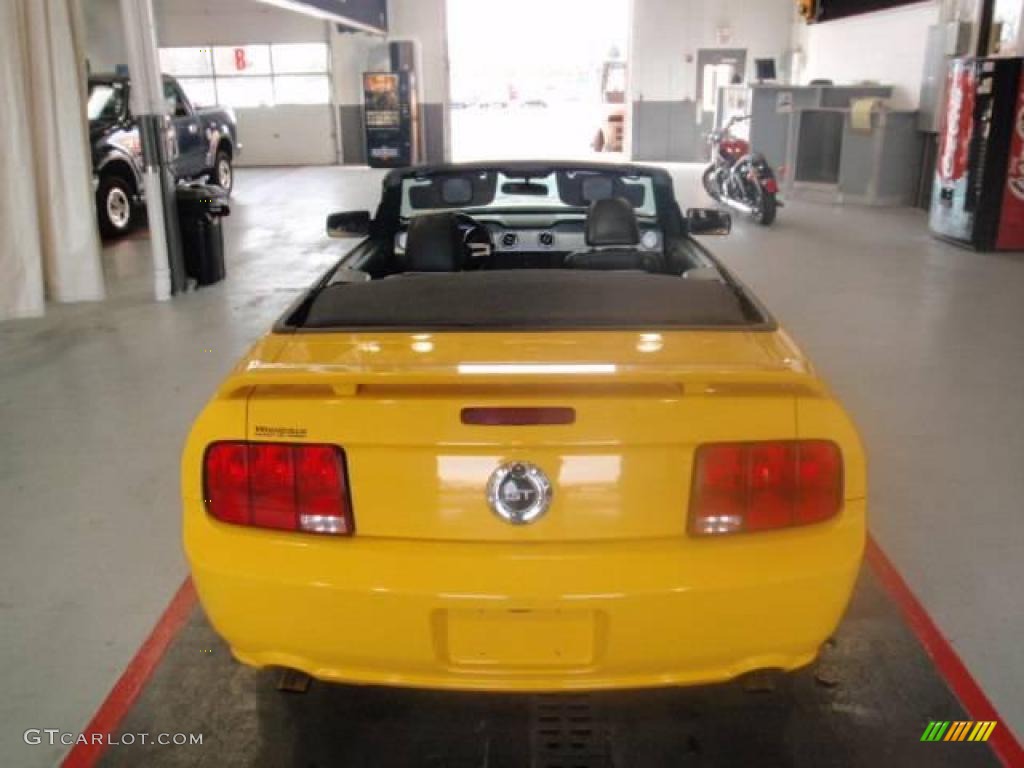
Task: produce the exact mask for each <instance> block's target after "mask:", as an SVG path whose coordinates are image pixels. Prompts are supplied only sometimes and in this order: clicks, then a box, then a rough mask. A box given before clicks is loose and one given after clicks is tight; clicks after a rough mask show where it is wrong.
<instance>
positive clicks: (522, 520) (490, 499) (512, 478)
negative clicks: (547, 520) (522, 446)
mask: <svg viewBox="0 0 1024 768" xmlns="http://www.w3.org/2000/svg"><path fill="white" fill-rule="evenodd" d="M551 496H552V488H551V481H550V480H548V477H547V475H545V474H544V472H543V471H542V470H541V468H540V467H537V466H534V465H533V464H528V463H526V462H523V461H514V462H511V463H509V464H502V465H501V466H500V467H498V468H497V469H496V470H494V474H492V475H491V479H490V480H488V481H487V503H488V504H490V505H491V509H492V510H494V514H496V515H497V516H498V517H500V518H501V519H502V520H504V521H505V522H507V523H512V525H528V524H530V523H532V522H535V521H536V520H539V519H540V518H541V517H543V515H544V513H545V512H547V511H548V507H550V506H551Z"/></svg>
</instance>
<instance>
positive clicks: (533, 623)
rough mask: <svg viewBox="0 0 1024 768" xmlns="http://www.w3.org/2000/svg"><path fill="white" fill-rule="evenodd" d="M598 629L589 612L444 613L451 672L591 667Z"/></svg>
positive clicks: (458, 611) (482, 610) (499, 611)
mask: <svg viewBox="0 0 1024 768" xmlns="http://www.w3.org/2000/svg"><path fill="white" fill-rule="evenodd" d="M596 627H597V621H596V618H595V616H594V614H593V613H592V612H590V611H561V610H514V609H512V610H493V609H479V610H454V611H448V612H447V620H446V621H445V643H444V645H445V648H446V655H447V660H448V663H449V664H451V665H452V666H455V667H469V668H474V669H481V668H494V669H505V668H508V669H537V668H566V667H589V666H592V665H593V664H594V661H595V658H594V657H595V648H596V645H597V643H596V640H595V633H596Z"/></svg>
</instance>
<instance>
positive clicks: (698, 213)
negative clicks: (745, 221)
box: [686, 208, 732, 235]
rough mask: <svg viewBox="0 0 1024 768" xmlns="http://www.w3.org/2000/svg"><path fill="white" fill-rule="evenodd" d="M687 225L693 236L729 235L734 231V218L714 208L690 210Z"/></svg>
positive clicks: (687, 213)
mask: <svg viewBox="0 0 1024 768" xmlns="http://www.w3.org/2000/svg"><path fill="white" fill-rule="evenodd" d="M686 224H687V228H688V229H689V232H690V234H691V235H728V234H729V233H730V232H731V231H732V216H730V215H729V214H728V213H726V212H725V211H717V210H715V209H714V208H690V209H688V210H687V211H686Z"/></svg>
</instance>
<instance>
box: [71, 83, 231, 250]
mask: <svg viewBox="0 0 1024 768" xmlns="http://www.w3.org/2000/svg"><path fill="white" fill-rule="evenodd" d="M130 89H131V83H130V82H129V80H128V78H127V77H122V76H120V75H93V76H92V77H90V78H89V105H88V112H89V139H90V141H91V142H92V167H93V175H94V178H95V182H96V210H97V213H98V215H99V224H100V231H101V232H102V233H103V234H104V235H107V236H111V235H118V234H122V233H124V232H127V231H128V230H129V229H131V228H132V226H133V225H134V224H135V223H136V220H137V219H138V214H139V212H140V203H141V202H142V196H143V187H142V172H143V162H142V140H141V137H140V135H139V128H138V125H137V123H136V121H135V119H134V118H133V117H132V114H131V108H130V107H129V91H130ZM164 98H165V99H166V101H167V112H168V114H169V115H170V116H171V125H172V126H173V133H172V135H171V136H170V139H171V141H170V158H171V169H172V171H173V172H174V176H175V178H176V179H178V180H185V179H198V178H200V177H204V176H205V177H209V180H210V182H211V183H213V184H216V185H217V186H219V187H222V188H223V189H224V190H226V191H227V192H228V193H229V194H230V192H231V185H232V182H233V179H234V173H233V170H232V164H233V162H234V159H235V157H236V156H237V154H238V152H239V150H240V149H241V145H240V144H239V143H238V128H237V125H236V123H235V115H234V112H232V111H231V109H228V108H222V107H209V108H196V107H193V105H192V103H191V102H190V101H189V100H188V97H187V96H186V95H185V92H184V91H183V90H182V89H181V86H180V85H179V84H178V82H177V81H176V80H175V79H174V78H172V77H167V76H166V75H165V76H164Z"/></svg>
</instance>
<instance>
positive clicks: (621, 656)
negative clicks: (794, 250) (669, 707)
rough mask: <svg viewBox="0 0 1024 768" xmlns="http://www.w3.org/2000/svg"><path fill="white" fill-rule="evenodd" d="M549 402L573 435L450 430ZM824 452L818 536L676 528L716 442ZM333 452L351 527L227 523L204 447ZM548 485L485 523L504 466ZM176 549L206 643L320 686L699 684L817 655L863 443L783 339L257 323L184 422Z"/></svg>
mask: <svg viewBox="0 0 1024 768" xmlns="http://www.w3.org/2000/svg"><path fill="white" fill-rule="evenodd" d="M470 406H473V407H481V406H497V407H500V406H520V407H521V406H551V407H568V408H572V409H574V411H575V414H576V419H575V423H573V424H562V425H534V426H517V427H507V426H480V425H466V424H463V423H462V421H461V420H460V413H461V409H463V408H465V407H470ZM795 438H801V439H827V440H831V441H833V442H835V443H836V444H837V445H838V446H839V447H840V450H841V452H842V456H843V472H844V480H845V482H844V501H843V506H842V510H841V512H840V514H839V515H838V516H837V517H835V518H832V519H830V520H828V521H827V522H823V523H819V524H814V525H807V526H802V527H795V528H789V529H785V530H777V531H770V532H760V533H741V534H734V535H725V536H718V537H694V536H691V535H689V534H688V533H687V506H688V503H689V496H690V483H691V479H692V474H693V456H694V452H695V450H696V448H697V447H698V446H699V445H701V444H703V443H708V442H727V441H750V440H779V439H795ZM217 440H256V441H259V440H271V441H273V440H277V441H281V440H286V441H295V442H310V443H332V444H336V445H340V446H342V447H343V448H344V450H345V452H346V457H347V464H348V473H349V479H350V483H351V494H352V505H353V510H354V516H355V527H356V533H355V535H354V536H352V537H332V536H325V535H316V534H305V533H293V532H280V531H271V530H261V529H255V528H247V527H242V526H236V525H230V524H225V523H222V522H219V521H217V520H215V519H213V518H212V517H210V516H209V514H207V512H206V509H205V506H204V501H203V498H202V497H203V491H202V461H203V455H204V451H205V449H206V446H207V445H209V444H210V443H211V442H214V441H217ZM510 461H524V462H531V463H533V464H535V465H537V466H539V467H541V468H542V469H543V470H544V471H545V473H546V474H547V476H548V477H549V478H550V479H551V483H552V486H553V500H552V503H551V507H550V509H549V510H548V512H547V514H546V515H544V516H543V517H542V518H541V519H539V520H538V521H537V522H535V523H533V524H531V525H520V526H513V525H510V524H508V523H507V522H506V521H504V520H502V519H500V518H499V517H498V516H497V515H495V514H494V513H493V512H492V511H491V510H490V508H489V506H488V503H487V499H486V497H485V487H486V484H487V480H488V478H489V476H490V475H491V473H492V472H494V470H495V469H496V468H497V467H498V466H500V465H501V464H503V463H505V462H510ZM182 494H183V499H184V515H185V519H184V536H185V546H186V551H187V554H188V557H189V560H190V562H191V565H192V571H193V578H194V580H195V584H196V587H197V590H198V593H199V597H200V599H201V601H202V604H203V606H204V608H205V609H206V612H207V614H208V616H209V618H210V620H211V622H212V624H213V626H214V627H215V629H216V630H217V631H218V632H219V633H220V634H221V635H222V636H223V637H224V638H225V639H226V640H227V642H228V643H229V645H230V646H231V648H232V651H233V652H234V654H235V655H236V656H237V657H238V658H239V659H240V660H242V661H244V662H246V663H250V664H254V665H260V666H264V665H280V666H285V667H290V668H295V669H299V670H302V671H304V672H307V673H308V674H310V675H312V676H314V677H317V678H321V679H326V680H336V681H346V682H358V683H376V684H389V685H403V686H420V687H431V688H452V689H464V690H495V691H497V690H507V691H527V690H531V691H556V690H580V689H601V688H625V687H643V686H657V685H677V684H679V685H681V684H696V683H704V682H712V681H724V680H728V679H731V678H734V677H736V676H738V675H741V674H743V673H745V672H748V671H752V670H757V669H764V668H777V669H784V670H791V669H795V668H797V667H800V666H803V665H805V664H807V663H809V662H810V661H811V660H812V659H813V658H814V657H815V655H816V654H817V652H818V649H819V647H820V645H821V643H822V642H824V640H825V639H826V638H827V637H828V636H829V634H831V633H832V632H833V631H834V629H835V627H836V625H837V624H838V622H839V620H840V618H841V616H842V613H843V611H844V609H845V607H846V605H847V602H848V600H849V597H850V594H851V591H852V588H853V584H854V580H855V578H856V574H857V571H858V568H859V564H860V559H861V554H862V550H863V543H864V535H865V496H866V479H865V465H864V457H863V453H862V449H861V445H860V441H859V439H858V437H857V434H856V431H855V430H854V428H853V426H852V425H851V423H850V421H849V419H848V418H847V417H846V415H845V414H844V412H843V410H842V409H841V407H840V406H839V405H838V404H837V402H836V401H835V399H834V398H833V397H832V395H831V394H830V393H829V391H828V390H827V388H826V387H825V386H824V384H823V383H822V382H821V381H820V379H818V378H817V376H816V375H815V373H814V372H813V370H812V369H811V367H810V365H809V364H808V363H807V361H806V359H805V358H804V357H803V355H802V354H801V353H800V351H799V350H798V349H797V348H796V346H795V345H794V344H793V342H792V341H791V340H790V339H789V338H788V337H787V336H786V335H785V334H784V333H782V332H780V331H772V330H764V331H672V332H650V333H634V332H546V333H496V332H487V333H483V332H480V333H462V332H446V333H434V334H412V333H394V332H393V333H374V332H363V333H348V332H338V333H296V334H271V335H269V336H267V337H266V338H265V339H264V340H262V341H261V342H260V343H258V344H257V345H256V346H255V347H254V348H253V350H252V351H251V352H250V354H249V355H248V356H247V357H246V358H245V359H244V360H243V361H242V362H241V363H240V364H239V365H238V366H237V367H236V369H235V370H234V372H233V373H232V374H231V375H230V376H229V377H228V379H227V380H226V381H225V383H224V385H223V386H222V387H221V389H220V391H219V392H218V394H217V395H216V396H215V397H214V399H213V400H212V401H211V402H210V404H209V405H208V406H207V407H206V409H205V410H204V411H203V413H202V415H201V416H200V417H199V418H198V420H197V421H196V424H195V426H194V428H193V431H192V434H191V436H190V438H189V440H188V443H187V446H186V448H185V453H184V457H183V475H182Z"/></svg>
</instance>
